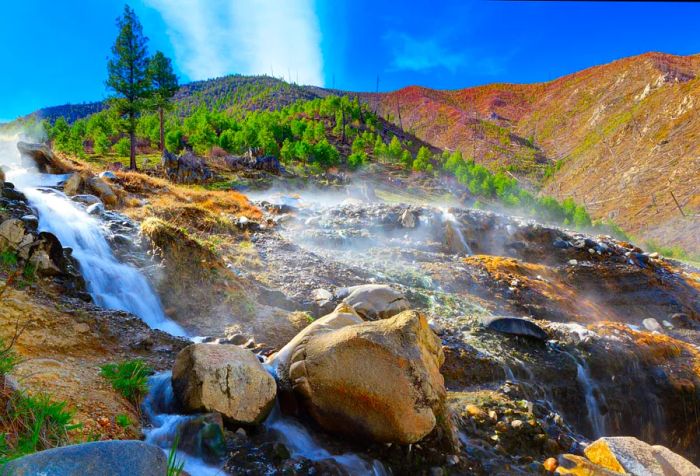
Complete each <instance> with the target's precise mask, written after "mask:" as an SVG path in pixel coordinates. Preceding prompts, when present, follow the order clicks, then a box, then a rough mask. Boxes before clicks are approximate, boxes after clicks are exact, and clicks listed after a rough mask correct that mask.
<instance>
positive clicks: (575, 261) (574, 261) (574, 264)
mask: <svg viewBox="0 0 700 476" xmlns="http://www.w3.org/2000/svg"><path fill="white" fill-rule="evenodd" d="M568 263H569V264H570V265H571V266H576V265H577V264H578V260H575V259H570V260H569V261H568Z"/></svg>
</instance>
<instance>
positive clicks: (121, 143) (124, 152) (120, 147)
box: [114, 137, 131, 157]
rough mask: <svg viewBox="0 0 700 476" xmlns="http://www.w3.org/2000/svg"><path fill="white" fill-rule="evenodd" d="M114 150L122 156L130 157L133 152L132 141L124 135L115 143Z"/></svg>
mask: <svg viewBox="0 0 700 476" xmlns="http://www.w3.org/2000/svg"><path fill="white" fill-rule="evenodd" d="M114 152H116V153H117V155H118V156H120V157H129V154H131V142H129V139H128V138H126V137H122V138H121V139H119V140H118V141H117V143H116V144H114Z"/></svg>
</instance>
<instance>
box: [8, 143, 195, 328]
mask: <svg viewBox="0 0 700 476" xmlns="http://www.w3.org/2000/svg"><path fill="white" fill-rule="evenodd" d="M0 142H3V143H4V147H2V148H0V153H2V157H0V163H2V164H3V165H5V166H6V167H9V170H8V171H7V177H8V180H12V181H13V182H14V183H15V185H16V186H17V188H18V189H19V190H20V191H22V192H23V193H24V195H25V196H26V197H27V200H29V204H30V205H31V206H32V208H34V210H36V212H37V215H38V218H39V231H48V232H50V233H53V234H54V235H56V237H57V238H58V239H59V241H60V242H61V244H62V245H63V246H64V247H69V248H71V249H72V250H73V256H74V257H75V259H76V260H77V261H78V265H79V266H80V272H81V274H82V275H83V278H84V279H85V283H86V285H87V290H88V292H89V293H90V295H91V296H92V298H93V300H94V301H95V303H96V304H97V305H99V306H102V307H104V308H107V309H116V310H121V311H127V312H130V313H132V314H134V315H136V316H138V317H140V318H141V319H142V320H143V321H144V322H145V323H146V324H148V325H149V326H150V327H152V328H154V329H160V330H163V331H165V332H168V333H170V334H172V335H178V336H185V335H186V332H185V331H184V329H182V328H181V327H180V326H179V325H177V324H176V323H175V322H173V321H171V320H170V319H168V317H167V316H166V315H165V313H164V312H163V307H162V305H161V302H160V299H159V298H158V296H157V295H156V293H155V292H154V290H153V288H152V287H151V285H150V283H149V282H148V280H147V279H146V278H145V277H144V275H143V274H141V273H140V272H139V271H138V270H137V269H136V268H134V267H133V266H130V265H128V264H125V263H120V262H119V261H117V259H116V257H115V256H114V253H113V252H112V249H111V248H110V246H109V243H108V242H107V240H106V238H105V236H104V235H103V231H102V227H101V226H100V223H99V221H98V220H97V219H96V218H94V217H92V216H90V215H88V213H87V212H86V211H85V210H84V208H83V206H82V205H80V204H77V203H75V202H73V201H72V200H70V199H69V198H68V197H66V196H65V195H64V194H63V193H61V192H59V191H58V190H55V189H54V188H51V187H55V186H56V185H58V184H59V183H61V182H62V181H63V180H65V176H63V175H49V174H39V173H37V172H35V171H32V170H30V169H27V168H23V167H22V164H21V161H20V158H19V154H17V153H15V154H14V155H9V157H8V154H9V152H8V147H7V143H8V141H0Z"/></svg>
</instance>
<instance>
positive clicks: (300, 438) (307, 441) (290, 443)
mask: <svg viewBox="0 0 700 476" xmlns="http://www.w3.org/2000/svg"><path fill="white" fill-rule="evenodd" d="M277 362H279V360H278V361H277ZM265 368H266V369H267V371H268V372H270V374H272V376H273V377H275V380H277V374H276V371H277V368H276V367H274V368H273V366H272V365H267V364H266V365H265ZM264 426H265V428H267V429H268V430H269V431H272V432H274V433H275V434H276V436H277V439H278V440H279V441H280V442H282V443H283V444H284V446H285V447H286V448H287V450H289V453H290V454H291V456H292V457H293V458H298V457H303V458H306V459H309V460H311V461H321V460H327V459H333V460H334V461H336V462H337V463H338V464H339V465H340V466H342V467H343V468H344V469H345V470H346V471H347V472H348V473H350V474H351V475H353V476H354V475H357V476H360V475H370V476H387V475H388V474H389V473H388V472H387V471H386V469H385V468H384V466H383V465H382V464H381V463H380V462H379V461H377V460H374V461H372V462H371V463H370V462H368V461H365V460H364V459H362V458H360V457H359V456H357V455H355V454H353V453H345V454H340V455H334V454H332V453H331V452H330V451H328V450H327V449H325V448H323V447H322V446H321V445H320V444H319V443H318V442H317V441H316V440H315V439H314V437H313V436H312V435H311V433H309V430H308V429H307V428H306V427H305V426H304V425H302V424H301V422H299V421H298V420H296V419H295V418H292V417H288V416H285V415H283V414H282V411H281V410H280V408H279V402H275V406H274V408H273V409H272V412H271V413H270V415H269V416H268V417H267V419H266V420H265V423H264Z"/></svg>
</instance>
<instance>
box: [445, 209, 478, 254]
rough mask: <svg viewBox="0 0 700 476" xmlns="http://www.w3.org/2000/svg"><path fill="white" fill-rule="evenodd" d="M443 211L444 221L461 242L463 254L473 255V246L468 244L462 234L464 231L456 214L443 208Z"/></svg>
mask: <svg viewBox="0 0 700 476" xmlns="http://www.w3.org/2000/svg"><path fill="white" fill-rule="evenodd" d="M441 210H442V219H443V221H444V222H445V223H446V224H447V226H448V228H449V230H450V231H451V232H452V233H454V234H455V236H456V237H457V239H458V240H459V243H460V245H461V247H462V250H461V252H462V253H465V254H467V255H472V254H473V253H472V248H471V246H469V243H467V240H466V239H465V238H464V234H463V233H462V229H461V228H460V224H459V221H458V220H457V217H455V216H454V214H453V213H451V212H450V211H449V210H447V209H444V208H443V209H441Z"/></svg>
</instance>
